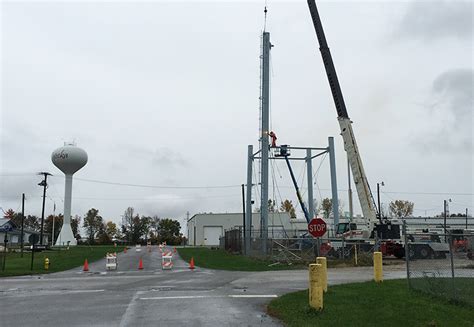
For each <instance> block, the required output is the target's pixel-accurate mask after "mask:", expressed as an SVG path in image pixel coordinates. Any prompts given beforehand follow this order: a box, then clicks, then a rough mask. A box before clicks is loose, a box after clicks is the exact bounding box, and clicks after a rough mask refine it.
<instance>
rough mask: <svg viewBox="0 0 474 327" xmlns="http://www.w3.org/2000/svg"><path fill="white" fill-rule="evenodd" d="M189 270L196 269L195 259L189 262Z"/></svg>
mask: <svg viewBox="0 0 474 327" xmlns="http://www.w3.org/2000/svg"><path fill="white" fill-rule="evenodd" d="M189 269H191V270H193V269H194V257H191V261H189Z"/></svg>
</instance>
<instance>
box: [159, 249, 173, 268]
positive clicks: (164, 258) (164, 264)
mask: <svg viewBox="0 0 474 327" xmlns="http://www.w3.org/2000/svg"><path fill="white" fill-rule="evenodd" d="M172 268H173V253H172V252H163V254H162V255H161V269H163V270H165V269H172Z"/></svg>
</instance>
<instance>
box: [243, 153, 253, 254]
mask: <svg viewBox="0 0 474 327" xmlns="http://www.w3.org/2000/svg"><path fill="white" fill-rule="evenodd" d="M252 163H253V145H249V146H248V154H247V200H246V203H245V205H246V210H245V211H247V214H246V215H245V231H244V234H245V241H244V242H245V254H246V255H249V254H250V240H251V237H252Z"/></svg>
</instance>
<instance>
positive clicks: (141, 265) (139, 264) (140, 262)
mask: <svg viewBox="0 0 474 327" xmlns="http://www.w3.org/2000/svg"><path fill="white" fill-rule="evenodd" d="M138 269H139V270H142V269H143V261H142V258H140V261H139V262H138Z"/></svg>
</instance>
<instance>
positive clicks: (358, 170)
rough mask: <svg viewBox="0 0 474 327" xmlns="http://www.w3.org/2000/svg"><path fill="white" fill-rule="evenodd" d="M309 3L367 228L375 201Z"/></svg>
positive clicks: (314, 9) (310, 1)
mask: <svg viewBox="0 0 474 327" xmlns="http://www.w3.org/2000/svg"><path fill="white" fill-rule="evenodd" d="M308 7H309V11H310V13H311V17H312V20H313V25H314V29H315V30H316V36H317V38H318V41H319V50H320V51H321V56H322V58H323V62H324V68H325V69H326V75H327V77H328V81H329V86H330V88H331V93H332V97H333V99H334V104H335V105H336V111H337V119H338V121H339V127H340V129H341V135H342V139H343V140H344V149H345V150H346V152H347V157H348V159H349V163H350V166H351V170H352V174H353V177H354V183H355V185H356V189H357V195H358V197H359V202H360V206H361V209H362V213H363V214H364V218H365V220H366V221H367V224H368V228H369V230H372V229H373V227H374V224H375V222H376V221H377V212H376V206H375V201H374V198H373V196H372V192H371V191H370V187H369V183H368V181H367V176H366V175H365V171H364V167H363V165H362V160H361V157H360V154H359V149H358V147H357V143H356V139H355V136H354V132H353V130H352V121H351V120H350V119H349V115H348V114H347V109H346V104H345V102H344V97H343V96H342V91H341V86H340V85H339V80H338V78H337V74H336V68H335V67H334V62H333V61H332V56H331V52H330V50H329V47H328V44H327V42H326V36H325V35H324V30H323V25H322V23H321V19H320V18H319V13H318V8H317V7H316V2H315V0H308Z"/></svg>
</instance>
